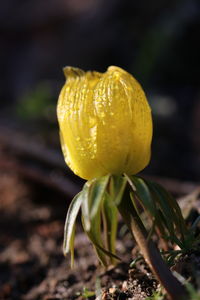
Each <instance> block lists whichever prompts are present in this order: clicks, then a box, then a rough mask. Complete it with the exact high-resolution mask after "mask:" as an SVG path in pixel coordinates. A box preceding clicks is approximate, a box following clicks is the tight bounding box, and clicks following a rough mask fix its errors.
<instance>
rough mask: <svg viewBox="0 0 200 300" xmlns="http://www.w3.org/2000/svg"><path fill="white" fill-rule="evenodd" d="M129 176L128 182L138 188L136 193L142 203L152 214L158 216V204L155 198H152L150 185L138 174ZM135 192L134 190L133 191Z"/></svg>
mask: <svg viewBox="0 0 200 300" xmlns="http://www.w3.org/2000/svg"><path fill="white" fill-rule="evenodd" d="M126 176H127V179H128V182H129V184H130V185H131V187H132V184H134V187H135V188H136V191H135V192H136V194H137V195H138V197H139V200H140V202H141V204H142V206H143V207H144V208H145V209H147V211H148V212H150V214H151V215H152V216H153V217H155V216H156V213H157V212H156V205H155V202H154V200H153V199H152V196H151V193H150V191H149V188H148V186H147V185H146V183H145V182H144V180H143V179H142V178H138V177H136V176H128V175H126ZM133 192H134V191H133Z"/></svg>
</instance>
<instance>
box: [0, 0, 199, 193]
mask: <svg viewBox="0 0 200 300" xmlns="http://www.w3.org/2000/svg"><path fill="white" fill-rule="evenodd" d="M0 43H1V48H0V66H1V68H0V82H1V84H0V99H1V101H0V130H1V141H2V143H3V142H4V143H5V141H6V143H7V145H9V143H10V147H13V155H14V152H15V151H14V150H15V149H16V150H17V151H18V152H20V151H21V152H23V151H25V152H26V155H27V153H28V152H34V151H35V152H34V153H37V150H36V149H35V150H34V147H33V146H32V144H31V142H33V141H34V145H38V147H41V152H40V154H38V156H37V155H36V157H35V158H34V159H35V160H36V159H38V157H39V158H40V160H44V157H45V156H48V155H45V153H44V151H43V150H44V149H48V150H51V151H53V152H51V153H54V154H55V155H57V156H55V155H54V156H53V157H54V158H55V157H59V159H58V160H56V161H55V160H54V165H56V164H57V165H58V161H59V162H60V163H61V164H63V166H64V163H63V158H62V155H61V152H60V145H59V139H58V127H57V120H56V113H55V112H56V103H57V98H58V94H59V91H60V89H61V87H62V85H63V84H64V76H63V73H62V68H63V67H64V66H66V65H71V66H76V67H80V68H83V69H84V70H89V69H91V70H98V71H102V72H104V71H105V70H106V69H107V67H108V66H109V65H117V66H120V67H122V68H124V69H126V70H127V71H129V72H130V73H132V74H133V75H134V76H135V77H136V78H137V79H138V81H139V82H140V83H141V84H142V86H143V88H144V90H145V91H146V94H147V97H148V99H149V102H150V104H151V106H152V110H153V115H154V140H153V147H152V160H151V164H150V165H149V167H148V168H147V169H146V171H145V172H146V173H148V174H151V175H152V174H153V175H157V176H165V177H174V178H179V179H184V180H191V181H192V180H193V181H198V180H199V178H200V134H199V132H200V72H199V69H200V58H199V53H200V2H199V1H197V0H173V1H172V0H167V1H166V0H163V1H158V0H156V1H144V0H141V1H139V2H138V1H133V0H109V1H107V0H48V1H39V0H21V1H19V0H18V1H17V0H7V1H2V3H1V9H0ZM22 134H23V139H22V138H21V135H22ZM21 139H22V141H21ZM20 147H21V148H20ZM28 147H30V149H29V148H28ZM42 147H43V148H42ZM45 147H46V148H45ZM24 149H25V150H24ZM39 149H40V148H39ZM42 149H43V150H42ZM33 150H34V151H33ZM34 153H33V154H34ZM23 155H25V154H24V153H23ZM34 155H35V154H34ZM34 155H33V156H34ZM42 155H43V156H42ZM50 156H51V155H50ZM51 157H52V156H51ZM33 165H34V160H33V161H32V166H33ZM64 168H65V167H64ZM69 174H70V173H69ZM51 175H52V173H51ZM70 176H71V175H70ZM72 194H73V192H72Z"/></svg>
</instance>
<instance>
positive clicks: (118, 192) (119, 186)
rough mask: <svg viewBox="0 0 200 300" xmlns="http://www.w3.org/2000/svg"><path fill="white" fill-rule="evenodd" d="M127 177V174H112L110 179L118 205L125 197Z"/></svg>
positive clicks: (111, 189) (111, 190) (113, 195)
mask: <svg viewBox="0 0 200 300" xmlns="http://www.w3.org/2000/svg"><path fill="white" fill-rule="evenodd" d="M126 185H127V179H126V177H125V176H121V175H118V176H117V175H112V176H111V181H110V194H111V197H112V199H113V200H114V202H115V203H116V205H118V204H119V203H120V201H121V199H122V197H123V194H124V191H125V188H126Z"/></svg>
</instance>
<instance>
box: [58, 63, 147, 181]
mask: <svg viewBox="0 0 200 300" xmlns="http://www.w3.org/2000/svg"><path fill="white" fill-rule="evenodd" d="M64 73H65V76H66V83H65V85H64V86H63V88H62V90H61V93H60V96H59V100H58V107H57V114H58V121H59V126H60V136H61V144H62V150H63V154H64V158H65V161H66V163H67V165H68V166H69V167H70V168H71V169H72V171H73V172H74V173H75V174H77V175H79V176H80V177H82V178H84V179H87V180H88V179H93V178H98V177H100V176H103V175H106V174H116V175H117V174H123V173H126V174H129V175H133V174H136V173H138V172H139V171H141V170H142V169H143V168H144V167H146V165H147V164H148V163H149V160H150V154H151V140H152V117H151V109H150V107H149V104H148V102H147V99H146V96H145V94H144V91H143V89H142V88H141V86H140V84H139V83H138V82H137V81H136V79H135V78H134V77H132V76H131V75H130V74H129V73H127V72H126V71H124V70H123V69H121V68H119V67H115V66H111V67H109V68H108V70H107V71H106V72H105V73H98V72H84V71H82V70H80V69H77V68H72V67H66V68H64Z"/></svg>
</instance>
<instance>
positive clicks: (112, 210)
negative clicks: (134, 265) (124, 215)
mask: <svg viewBox="0 0 200 300" xmlns="http://www.w3.org/2000/svg"><path fill="white" fill-rule="evenodd" d="M103 204H104V206H103V220H104V232H105V237H106V244H107V249H108V251H109V252H110V253H115V244H116V234H117V223H118V210H117V207H116V205H115V203H114V201H113V199H112V198H111V197H110V195H109V194H108V193H106V194H105V198H104V202H103ZM111 263H113V264H115V260H114V259H113V257H111Z"/></svg>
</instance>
